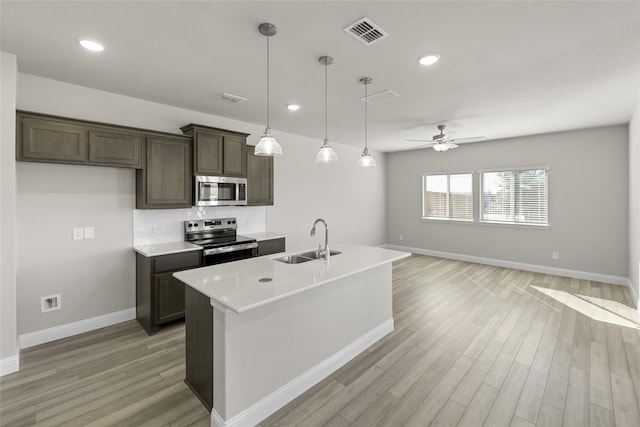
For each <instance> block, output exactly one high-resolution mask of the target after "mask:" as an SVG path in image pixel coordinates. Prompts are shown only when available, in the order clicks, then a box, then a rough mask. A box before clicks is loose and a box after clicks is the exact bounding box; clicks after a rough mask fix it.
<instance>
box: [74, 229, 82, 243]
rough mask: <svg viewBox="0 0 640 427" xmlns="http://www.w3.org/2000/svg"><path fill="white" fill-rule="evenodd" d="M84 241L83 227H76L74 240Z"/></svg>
mask: <svg viewBox="0 0 640 427" xmlns="http://www.w3.org/2000/svg"><path fill="white" fill-rule="evenodd" d="M82 239H84V229H83V228H82V227H75V228H74V229H73V240H82Z"/></svg>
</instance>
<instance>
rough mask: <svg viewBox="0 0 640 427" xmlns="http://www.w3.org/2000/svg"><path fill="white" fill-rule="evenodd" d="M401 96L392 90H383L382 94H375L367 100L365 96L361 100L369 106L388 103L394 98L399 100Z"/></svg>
mask: <svg viewBox="0 0 640 427" xmlns="http://www.w3.org/2000/svg"><path fill="white" fill-rule="evenodd" d="M399 96H400V95H398V94H397V93H395V92H394V91H392V90H383V91H382V92H378V93H373V94H371V95H369V96H367V97H366V98H365V97H364V96H363V97H362V98H360V100H361V101H367V102H368V103H369V104H379V103H381V102H384V101H387V100H389V99H392V98H397V97H399Z"/></svg>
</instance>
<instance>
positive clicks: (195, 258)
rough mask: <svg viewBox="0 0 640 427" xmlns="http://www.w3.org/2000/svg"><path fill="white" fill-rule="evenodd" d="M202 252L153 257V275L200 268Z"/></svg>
mask: <svg viewBox="0 0 640 427" xmlns="http://www.w3.org/2000/svg"><path fill="white" fill-rule="evenodd" d="M201 255H202V251H190V252H183V253H179V254H169V255H161V256H157V257H154V269H153V271H154V273H156V274H157V273H164V272H167V271H176V270H186V269H187V268H196V267H200V257H201Z"/></svg>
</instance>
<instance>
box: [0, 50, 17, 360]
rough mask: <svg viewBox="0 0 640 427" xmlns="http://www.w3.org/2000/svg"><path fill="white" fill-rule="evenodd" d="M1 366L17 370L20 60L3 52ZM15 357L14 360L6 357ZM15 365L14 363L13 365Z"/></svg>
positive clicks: (0, 58) (0, 109) (0, 71)
mask: <svg viewBox="0 0 640 427" xmlns="http://www.w3.org/2000/svg"><path fill="white" fill-rule="evenodd" d="M0 67H1V68H0V92H2V99H1V100H0V101H1V104H0V125H1V126H0V128H1V133H0V186H1V188H0V190H1V191H0V194H2V199H1V200H0V236H2V241H1V242H0V366H1V367H2V369H0V370H2V371H3V372H4V371H5V369H6V370H7V372H10V371H15V370H17V368H18V366H17V360H18V359H17V354H18V346H17V341H18V337H17V333H16V329H17V326H16V325H17V314H16V269H15V263H16V257H15V247H16V244H15V234H14V229H15V221H16V213H15V205H16V204H15V200H16V166H15V163H16V162H15V158H16V151H15V123H16V112H15V109H16V81H17V74H18V69H17V64H16V57H15V55H11V54H9V53H6V52H0ZM9 360H11V361H12V362H11V363H6V361H9ZM10 365H11V366H10Z"/></svg>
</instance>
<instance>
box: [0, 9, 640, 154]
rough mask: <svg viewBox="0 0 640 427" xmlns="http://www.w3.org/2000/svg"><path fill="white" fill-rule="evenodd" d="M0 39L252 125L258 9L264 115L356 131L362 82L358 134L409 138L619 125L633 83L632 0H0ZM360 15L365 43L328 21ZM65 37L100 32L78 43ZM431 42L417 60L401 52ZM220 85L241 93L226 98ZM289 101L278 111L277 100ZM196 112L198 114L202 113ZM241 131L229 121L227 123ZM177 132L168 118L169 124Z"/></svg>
mask: <svg viewBox="0 0 640 427" xmlns="http://www.w3.org/2000/svg"><path fill="white" fill-rule="evenodd" d="M0 8H1V9H0V12H1V20H2V21H1V25H2V33H1V37H2V38H1V48H2V50H3V51H5V52H10V53H13V54H15V55H16V56H17V58H18V70H19V71H20V72H22V73H27V74H34V75H38V76H43V77H47V78H51V79H55V80H61V81H65V82H69V83H74V84H78V85H82V86H88V87H92V88H97V89H101V90H105V91H109V92H115V93H120V94H124V95H128V96H132V97H136V98H142V99H147V100H150V101H155V102H159V103H164V104H169V105H174V106H179V107H183V108H187V109H192V110H197V111H202V112H206V113H210V114H214V115H218V116H224V117H229V118H233V119H237V120H243V121H247V122H252V123H259V124H265V123H266V39H265V37H264V36H262V35H260V34H259V32H258V29H257V27H258V25H259V24H260V23H261V22H271V23H273V24H275V25H276V26H277V28H278V34H277V35H276V36H274V37H272V38H271V39H270V51H271V127H272V129H273V133H274V136H275V137H276V138H277V136H278V135H277V131H278V130H280V131H287V132H291V133H295V134H300V135H305V136H310V137H314V138H318V139H323V138H324V66H323V65H321V64H320V63H319V62H318V58H319V57H320V56H322V55H330V56H332V57H334V59H335V62H334V64H333V65H331V66H329V68H328V76H329V77H328V80H329V89H328V93H329V108H328V110H329V124H328V134H329V140H330V141H335V142H341V143H345V144H352V145H356V146H362V145H363V144H364V104H363V103H362V102H361V101H360V98H361V97H362V96H363V95H364V87H363V86H362V85H361V84H360V83H359V79H360V78H361V77H364V76H371V77H372V78H373V82H372V83H371V84H370V85H369V87H368V90H369V94H372V93H375V92H379V91H382V90H385V89H389V90H392V91H394V92H396V93H398V94H399V95H400V97H398V98H395V99H392V100H389V101H386V102H384V103H379V104H375V105H369V108H368V111H369V128H368V129H369V132H368V134H369V146H370V148H372V149H377V150H381V151H396V150H403V149H409V148H412V147H415V146H416V145H419V143H410V142H406V141H405V139H420V138H430V137H431V135H434V134H436V133H437V129H436V124H438V123H445V124H447V125H448V129H449V130H453V131H456V132H457V135H456V136H457V137H460V138H464V137H468V136H476V135H485V136H486V140H490V139H498V138H507V137H514V136H519V135H529V134H537V133H546V132H555V131H562V130H570V129H578V128H587V127H595V126H604V125H610V124H621V123H628V122H629V119H630V117H631V114H632V112H633V109H634V108H635V106H637V104H638V100H639V94H640V2H638V1H623V2H613V1H594V2H591V1H589V2H586V1H566V2H564V1H549V2H545V1H532V2H523V1H510V2H500V1H498V2H485V1H471V2H462V1H449V2H444V1H443V2H427V1H422V2H421V1H409V2H400V1H350V2H347V1H297V2H291V1H281V2H274V1H254V2H247V1H197V2H187V1H173V2H156V1H139V2H134V1H129V2H119V1H106V2H79V1H45V2H26V1H15V2H14V1H5V0H2V2H1V3H0ZM363 16H366V17H368V18H369V19H370V20H372V21H373V22H375V23H376V24H378V25H379V26H380V27H382V28H383V29H384V30H386V31H387V32H388V33H389V34H390V37H388V38H386V39H384V40H381V41H379V42H377V43H375V44H373V45H370V46H365V45H364V44H362V43H360V42H358V41H356V40H355V39H353V38H352V37H351V36H349V35H348V34H347V33H346V32H345V31H343V29H344V28H345V27H346V26H348V25H349V24H351V23H353V22H355V21H356V20H358V19H360V18H362V17H363ZM79 37H90V38H94V39H98V40H100V41H102V42H103V43H104V44H105V45H106V50H105V51H104V52H103V53H101V54H95V53H88V52H87V51H85V50H84V49H82V48H80V47H79V45H78V44H77V43H76V40H77V39H78V38H79ZM427 52H436V53H438V54H440V55H441V60H440V61H439V62H438V63H436V64H435V65H433V66H431V67H422V66H420V65H418V63H417V61H416V60H417V58H418V56H420V55H421V54H424V53H427ZM221 92H228V93H231V94H234V95H239V96H242V97H245V98H247V99H248V101H247V102H244V103H240V104H233V103H229V102H225V101H222V100H220V99H218V98H217V95H218V94H219V93H221ZM293 102H295V103H299V104H301V105H302V108H301V109H300V110H299V111H298V112H296V113H291V112H289V111H287V110H286V108H285V106H286V105H287V104H289V103H293ZM204 124H206V123H204ZM236 130H239V131H242V129H236ZM176 132H178V129H176Z"/></svg>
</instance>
